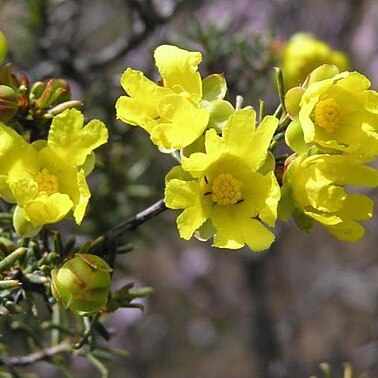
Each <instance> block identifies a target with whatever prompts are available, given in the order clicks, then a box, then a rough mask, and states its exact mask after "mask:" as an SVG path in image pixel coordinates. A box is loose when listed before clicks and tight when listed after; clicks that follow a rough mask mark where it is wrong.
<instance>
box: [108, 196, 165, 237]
mask: <svg viewBox="0 0 378 378" xmlns="http://www.w3.org/2000/svg"><path fill="white" fill-rule="evenodd" d="M166 209H167V207H166V206H165V203H164V200H163V199H161V200H159V201H157V202H155V203H154V204H153V205H151V206H150V207H148V208H147V209H145V210H143V211H141V212H140V213H138V214H136V215H135V216H133V217H132V218H130V219H127V220H126V221H124V222H121V223H119V224H118V225H116V226H114V227H113V228H112V229H110V230H109V231H107V232H106V233H105V234H104V235H103V237H104V238H115V237H116V236H119V235H121V234H123V233H125V232H126V231H129V230H134V229H135V228H137V227H138V226H140V225H141V224H142V223H144V222H146V221H148V220H150V219H152V218H155V217H156V216H157V215H159V214H160V213H162V212H163V211H165V210H166Z"/></svg>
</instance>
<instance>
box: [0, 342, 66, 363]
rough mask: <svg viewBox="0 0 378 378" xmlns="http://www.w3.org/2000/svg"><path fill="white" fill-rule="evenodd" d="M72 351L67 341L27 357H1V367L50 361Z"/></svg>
mask: <svg viewBox="0 0 378 378" xmlns="http://www.w3.org/2000/svg"><path fill="white" fill-rule="evenodd" d="M71 351H72V347H71V345H70V344H69V343H68V340H65V341H62V342H61V343H60V344H58V345H56V346H53V347H51V348H46V349H41V350H39V351H38V352H34V353H31V354H27V355H25V356H13V357H0V366H7V367H12V366H26V365H31V364H34V363H36V362H38V361H45V360H48V359H50V358H52V357H54V356H56V355H57V354H60V353H66V352H71Z"/></svg>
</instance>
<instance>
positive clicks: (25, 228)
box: [13, 206, 42, 238]
mask: <svg viewBox="0 0 378 378" xmlns="http://www.w3.org/2000/svg"><path fill="white" fill-rule="evenodd" d="M13 227H14V229H15V230H16V232H17V234H18V235H20V236H21V237H23V238H31V237H32V236H35V235H37V234H38V232H39V231H41V228H42V226H34V225H33V223H31V222H30V221H29V220H28V219H26V216H25V211H24V209H22V208H21V207H19V206H16V208H15V210H14V213H13Z"/></svg>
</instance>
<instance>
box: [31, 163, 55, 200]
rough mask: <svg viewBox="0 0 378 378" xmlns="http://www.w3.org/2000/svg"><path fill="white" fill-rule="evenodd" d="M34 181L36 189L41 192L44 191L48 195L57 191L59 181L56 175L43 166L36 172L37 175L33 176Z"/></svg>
mask: <svg viewBox="0 0 378 378" xmlns="http://www.w3.org/2000/svg"><path fill="white" fill-rule="evenodd" d="M35 181H36V182H37V184H38V189H39V191H41V192H46V193H47V194H49V195H50V194H53V193H57V192H58V191H59V183H58V179H57V177H56V176H54V175H53V174H51V173H50V172H49V170H48V169H46V168H43V169H42V170H41V171H40V172H39V173H38V174H37V176H35Z"/></svg>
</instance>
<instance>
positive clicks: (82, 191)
mask: <svg viewBox="0 0 378 378" xmlns="http://www.w3.org/2000/svg"><path fill="white" fill-rule="evenodd" d="M77 187H78V190H79V199H78V201H77V202H74V218H75V221H76V223H77V224H80V223H81V221H82V220H83V218H84V215H85V211H86V209H87V205H88V202H89V198H90V197H91V192H90V191H89V188H88V184H87V181H86V180H85V174H84V171H83V170H80V171H79V172H77Z"/></svg>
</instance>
